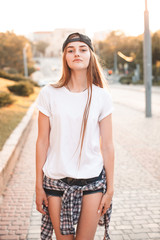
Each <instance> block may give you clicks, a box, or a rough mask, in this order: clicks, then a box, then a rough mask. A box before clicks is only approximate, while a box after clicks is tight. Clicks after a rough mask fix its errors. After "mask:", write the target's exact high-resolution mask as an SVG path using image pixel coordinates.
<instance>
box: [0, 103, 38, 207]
mask: <svg viewBox="0 0 160 240" xmlns="http://www.w3.org/2000/svg"><path fill="white" fill-rule="evenodd" d="M35 104H36V102H34V103H33V104H32V105H31V106H30V107H29V109H28V111H27V113H26V115H25V116H24V117H23V119H22V120H21V122H20V123H19V124H18V126H17V127H16V128H15V129H14V130H13V132H12V133H11V135H10V136H9V138H8V139H7V140H6V142H5V144H4V146H3V148H2V151H0V203H1V201H2V198H3V191H4V189H5V187H6V185H7V183H8V181H9V179H10V177H11V176H12V174H13V170H14V167H15V165H16V163H17V161H18V159H19V155H20V153H21V150H22V146H23V144H24V142H25V140H26V137H27V135H28V132H29V129H30V126H31V122H32V117H33V114H34V110H35Z"/></svg>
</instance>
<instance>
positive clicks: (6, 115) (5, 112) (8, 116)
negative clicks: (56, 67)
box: [0, 78, 40, 150]
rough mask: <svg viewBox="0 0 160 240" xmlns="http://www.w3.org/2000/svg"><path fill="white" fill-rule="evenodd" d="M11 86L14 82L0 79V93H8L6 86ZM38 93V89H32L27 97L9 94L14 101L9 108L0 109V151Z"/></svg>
mask: <svg viewBox="0 0 160 240" xmlns="http://www.w3.org/2000/svg"><path fill="white" fill-rule="evenodd" d="M13 84H15V82H14V81H10V80H6V79H4V78H0V91H5V92H9V90H8V89H7V86H8V85H13ZM39 91H40V88H39V87H34V93H33V94H31V95H30V96H29V97H22V96H16V95H14V94H11V95H12V97H13V98H14V99H15V100H16V101H15V102H14V103H13V104H11V105H10V106H6V107H2V108H0V150H2V147H3V145H4V143H5V141H6V140H7V138H8V137H9V136H10V134H11V133H12V131H13V130H14V129H15V127H16V126H17V125H18V123H19V122H20V121H21V119H22V118H23V116H24V115H25V114H26V112H27V110H28V108H29V107H30V105H31V104H32V103H33V102H34V101H35V99H36V98H37V96H38V93H39Z"/></svg>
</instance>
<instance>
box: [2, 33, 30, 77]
mask: <svg viewBox="0 0 160 240" xmlns="http://www.w3.org/2000/svg"><path fill="white" fill-rule="evenodd" d="M26 43H28V47H27V49H26V53H27V63H28V64H29V65H32V66H33V64H34V63H33V62H32V52H31V46H30V42H29V40H28V39H27V38H25V37H24V36H17V35H16V34H15V33H14V32H6V33H2V32H1V33H0V56H1V57H0V69H5V68H13V69H15V70H16V71H17V72H19V73H22V74H23V73H24V66H23V48H24V47H25V45H26Z"/></svg>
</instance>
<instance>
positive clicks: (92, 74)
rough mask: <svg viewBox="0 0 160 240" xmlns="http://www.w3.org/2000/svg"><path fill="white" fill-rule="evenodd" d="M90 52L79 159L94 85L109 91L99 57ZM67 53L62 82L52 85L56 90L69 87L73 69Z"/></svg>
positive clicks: (64, 59) (64, 56)
mask: <svg viewBox="0 0 160 240" xmlns="http://www.w3.org/2000/svg"><path fill="white" fill-rule="evenodd" d="M89 51H90V61H89V65H88V67H87V88H88V98H87V103H86V106H85V110H84V113H83V119H82V124H81V132H80V139H81V148H80V155H79V158H81V153H82V147H83V140H84V135H85V131H86V125H87V120H88V115H89V109H90V104H91V99H92V83H93V84H95V85H96V86H98V87H100V88H107V89H109V86H108V82H107V80H106V79H105V77H104V74H103V70H102V68H101V66H100V63H99V61H98V59H97V57H96V54H95V53H94V52H93V51H92V50H91V49H90V48H89ZM66 53H67V51H66V48H65V49H64V53H63V58H62V59H63V62H62V76H61V78H60V80H59V81H58V82H56V83H52V84H50V85H52V86H53V87H55V88H61V87H63V86H65V85H67V84H68V82H69V80H70V77H71V69H70V68H69V66H68V64H67V62H66ZM80 139H79V143H78V146H79V144H80ZM78 146H77V148H78ZM76 151H77V149H76Z"/></svg>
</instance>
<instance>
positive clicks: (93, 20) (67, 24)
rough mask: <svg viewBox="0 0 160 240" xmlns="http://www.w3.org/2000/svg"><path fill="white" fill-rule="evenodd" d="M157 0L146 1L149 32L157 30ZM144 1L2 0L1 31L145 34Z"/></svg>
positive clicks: (159, 2) (159, 23) (159, 22)
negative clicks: (73, 30) (66, 30)
mask: <svg viewBox="0 0 160 240" xmlns="http://www.w3.org/2000/svg"><path fill="white" fill-rule="evenodd" d="M159 9H160V0H148V10H149V16H150V30H151V32H155V31H157V30H160V13H159ZM144 10H145V0H4V1H2V0H1V14H0V32H6V31H14V32H15V33H16V34H22V35H25V36H26V35H28V34H30V33H32V32H36V31H54V29H56V28H85V29H86V34H88V36H90V37H92V36H93V34H94V32H98V31H107V32H108V31H112V30H122V31H124V33H125V34H126V35H131V36H137V35H139V34H142V33H143V32H144Z"/></svg>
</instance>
